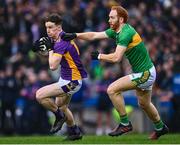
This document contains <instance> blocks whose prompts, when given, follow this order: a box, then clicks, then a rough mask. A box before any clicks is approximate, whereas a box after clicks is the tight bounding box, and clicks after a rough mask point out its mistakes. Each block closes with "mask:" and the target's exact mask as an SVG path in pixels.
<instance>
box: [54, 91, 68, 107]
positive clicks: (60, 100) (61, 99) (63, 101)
mask: <svg viewBox="0 0 180 145" xmlns="http://www.w3.org/2000/svg"><path fill="white" fill-rule="evenodd" d="M70 100H71V96H70V95H67V94H65V93H63V94H60V95H58V96H57V97H56V99H55V102H56V104H57V105H58V107H61V106H63V105H68V104H69V102H70Z"/></svg>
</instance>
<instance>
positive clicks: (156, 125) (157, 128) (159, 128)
mask: <svg viewBox="0 0 180 145" xmlns="http://www.w3.org/2000/svg"><path fill="white" fill-rule="evenodd" d="M163 125H164V123H163V122H162V120H161V119H160V120H159V121H157V122H154V127H155V130H161V129H162V128H163Z"/></svg>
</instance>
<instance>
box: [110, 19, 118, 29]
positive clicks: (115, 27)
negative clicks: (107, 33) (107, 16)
mask: <svg viewBox="0 0 180 145" xmlns="http://www.w3.org/2000/svg"><path fill="white" fill-rule="evenodd" d="M110 28H111V29H113V30H114V31H117V30H118V29H119V22H118V21H116V22H115V23H114V24H110Z"/></svg>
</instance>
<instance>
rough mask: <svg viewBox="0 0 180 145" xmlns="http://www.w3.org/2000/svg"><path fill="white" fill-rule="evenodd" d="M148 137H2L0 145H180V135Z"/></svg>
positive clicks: (129, 135)
mask: <svg viewBox="0 0 180 145" xmlns="http://www.w3.org/2000/svg"><path fill="white" fill-rule="evenodd" d="M147 137H148V135H144V134H128V135H123V136H119V137H109V136H95V135H94V136H93V135H92V136H89V135H85V136H83V139H82V140H77V141H65V140H64V138H63V137H60V136H12V137H5V136H1V137H0V144H180V134H168V135H164V136H162V137H161V138H160V139H159V140H153V141H152V140H149V139H148V138H147Z"/></svg>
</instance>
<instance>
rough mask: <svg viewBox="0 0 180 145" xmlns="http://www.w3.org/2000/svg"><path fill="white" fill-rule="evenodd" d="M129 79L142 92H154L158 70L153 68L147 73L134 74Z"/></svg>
mask: <svg viewBox="0 0 180 145" xmlns="http://www.w3.org/2000/svg"><path fill="white" fill-rule="evenodd" d="M129 77H130V79H131V81H132V82H133V83H134V84H135V85H136V86H137V87H138V88H140V89H142V90H152V86H153V83H154V82H155V80H156V69H155V67H154V66H153V67H151V68H150V69H149V70H147V71H144V72H141V73H132V74H130V75H129Z"/></svg>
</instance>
